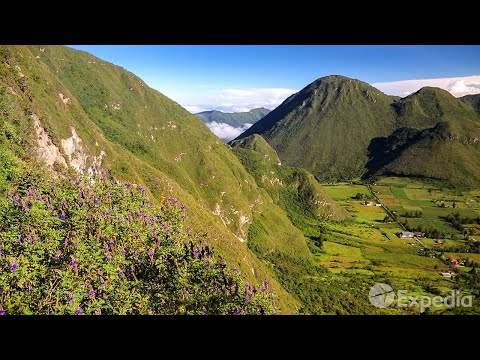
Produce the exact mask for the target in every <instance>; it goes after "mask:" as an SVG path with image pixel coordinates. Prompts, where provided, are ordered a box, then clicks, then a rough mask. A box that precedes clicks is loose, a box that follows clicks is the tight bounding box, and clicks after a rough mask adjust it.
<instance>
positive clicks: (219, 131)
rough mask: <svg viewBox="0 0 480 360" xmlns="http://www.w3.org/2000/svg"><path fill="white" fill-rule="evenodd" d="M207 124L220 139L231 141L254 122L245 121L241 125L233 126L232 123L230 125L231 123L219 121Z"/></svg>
mask: <svg viewBox="0 0 480 360" xmlns="http://www.w3.org/2000/svg"><path fill="white" fill-rule="evenodd" d="M206 125H207V126H208V128H209V129H210V130H211V131H212V132H213V133H214V134H215V135H217V136H218V137H219V138H220V139H222V140H225V141H230V140H233V139H235V138H236V137H237V136H238V135H240V134H241V133H243V132H244V131H245V130H247V129H248V128H249V127H250V126H252V125H253V124H248V123H245V124H243V126H241V127H233V126H232V125H229V124H225V123H217V122H216V121H212V122H209V123H207V124H206Z"/></svg>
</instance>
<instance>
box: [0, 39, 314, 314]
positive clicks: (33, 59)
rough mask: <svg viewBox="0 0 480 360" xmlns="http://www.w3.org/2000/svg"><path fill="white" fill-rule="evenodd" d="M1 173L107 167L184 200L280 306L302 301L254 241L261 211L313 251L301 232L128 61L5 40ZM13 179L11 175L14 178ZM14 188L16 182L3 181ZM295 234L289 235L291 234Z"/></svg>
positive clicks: (278, 231)
mask: <svg viewBox="0 0 480 360" xmlns="http://www.w3.org/2000/svg"><path fill="white" fill-rule="evenodd" d="M0 55H1V59H0V80H1V82H0V83H1V90H0V95H1V98H0V103H1V104H7V105H8V106H5V107H4V108H2V114H3V116H2V120H5V121H3V122H2V124H1V126H2V127H3V128H5V129H6V130H5V133H3V132H2V137H1V146H2V148H1V151H2V165H3V166H2V176H3V178H5V179H10V180H11V181H13V180H15V172H18V169H22V168H26V171H28V168H32V169H35V168H36V167H38V166H39V163H37V162H35V161H33V157H32V155H35V154H36V155H37V157H38V158H39V159H42V160H44V161H47V162H49V163H50V165H51V166H49V168H50V169H51V168H54V169H57V170H59V169H61V168H62V167H65V165H66V164H69V165H71V166H73V167H75V168H76V169H77V170H80V171H81V170H82V168H88V167H89V166H90V165H92V164H97V165H100V166H101V167H102V168H103V169H105V170H106V171H107V173H108V174H109V175H112V176H115V177H116V178H118V179H120V180H122V181H126V182H127V181H129V182H135V183H138V184H140V185H141V186H144V187H146V188H147V192H148V193H149V194H150V195H151V196H152V198H153V201H154V202H160V201H162V199H165V198H167V197H175V198H178V201H179V202H180V203H182V204H185V205H186V209H187V210H186V211H187V214H188V219H189V220H188V226H191V227H192V228H194V229H196V231H197V232H198V233H197V236H198V238H200V239H203V240H205V241H208V244H209V245H210V246H213V247H214V248H215V249H216V250H217V253H218V254H220V255H221V256H223V257H224V258H225V259H226V260H227V261H228V262H229V263H230V264H231V265H232V266H237V267H238V268H239V269H240V271H241V272H242V273H243V274H244V275H245V276H246V279H247V281H250V282H252V283H256V284H260V283H261V281H263V280H267V281H269V282H270V283H271V289H272V291H273V292H275V293H276V294H277V296H278V297H279V308H280V309H279V310H280V312H287V313H292V312H296V309H297V308H298V307H300V302H299V301H298V300H297V299H296V298H295V297H294V296H292V295H291V294H289V293H288V292H286V291H285V290H284V288H283V287H282V286H281V285H280V284H279V283H278V281H277V280H276V276H275V275H273V273H272V271H271V269H269V268H268V267H267V266H266V265H265V263H264V262H263V261H261V260H259V259H258V258H257V256H256V255H255V254H254V253H252V252H251V251H250V250H249V248H248V246H247V237H248V233H249V227H250V224H251V223H252V221H254V218H256V217H263V218H264V219H266V221H265V224H266V225H267V228H266V229H267V230H268V236H269V237H271V238H272V239H276V246H277V247H278V248H280V249H282V248H283V247H285V249H287V248H288V249H289V250H290V249H291V246H293V245H292V244H296V245H295V246H297V249H296V250H297V252H298V253H303V254H304V257H305V258H308V257H309V256H310V253H309V251H308V247H307V245H306V243H305V240H304V238H303V235H302V233H301V232H300V231H299V230H297V229H296V228H295V227H294V226H293V225H292V224H291V222H290V221H289V219H288V217H287V216H286V215H284V213H283V211H282V210H281V209H280V208H279V207H277V206H276V205H275V204H273V201H272V200H271V198H270V197H269V196H268V194H267V193H266V192H265V191H264V190H262V189H260V188H258V186H257V185H256V183H255V180H254V179H253V177H252V176H251V175H250V174H248V172H247V171H246V170H245V169H244V167H243V166H242V165H241V163H240V161H239V160H238V159H237V158H236V156H235V155H234V154H233V153H232V152H231V150H230V149H229V147H228V146H227V145H225V144H223V143H222V142H221V141H220V140H219V139H218V138H217V137H216V136H215V135H213V134H212V133H211V132H210V131H209V130H208V128H207V127H206V126H205V125H204V124H202V123H201V122H200V121H199V120H198V119H197V118H196V117H195V116H194V115H191V114H190V113H188V111H186V110H185V109H183V108H182V107H180V106H179V105H178V104H176V103H175V102H173V101H172V100H170V99H168V98H167V97H165V96H163V95H162V94H160V93H158V92H157V91H155V90H152V89H150V88H149V87H148V86H147V85H146V84H145V83H144V82H143V81H142V80H140V79H139V78H137V77H136V76H135V75H133V74H131V73H129V72H128V71H125V70H124V69H122V68H120V67H117V66H114V65H112V64H109V63H106V62H104V61H102V60H100V59H98V58H96V57H94V56H92V55H89V54H87V53H84V52H80V51H76V50H72V49H69V48H67V47H61V46H40V45H38V46H37V45H36V46H30V47H23V46H19V47H16V46H15V47H13V46H2V47H1V48H0ZM10 180H9V181H10ZM2 187H3V188H2V196H6V192H7V191H8V184H6V185H4V184H2ZM286 234H288V236H287V235H286Z"/></svg>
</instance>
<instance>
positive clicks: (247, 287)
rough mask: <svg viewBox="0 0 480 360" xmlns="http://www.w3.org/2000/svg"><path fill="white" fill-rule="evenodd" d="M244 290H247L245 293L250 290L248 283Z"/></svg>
mask: <svg viewBox="0 0 480 360" xmlns="http://www.w3.org/2000/svg"><path fill="white" fill-rule="evenodd" d="M245 289H247V291H249V290H250V284H249V283H246V284H245Z"/></svg>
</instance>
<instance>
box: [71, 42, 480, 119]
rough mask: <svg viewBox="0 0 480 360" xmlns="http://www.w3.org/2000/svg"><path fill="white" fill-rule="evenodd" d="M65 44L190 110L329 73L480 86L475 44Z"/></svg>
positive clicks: (406, 88)
mask: <svg viewBox="0 0 480 360" xmlns="http://www.w3.org/2000/svg"><path fill="white" fill-rule="evenodd" d="M71 47H73V48H75V49H79V50H84V51H88V52H90V53H92V54H93V55H96V56H98V57H100V58H101V59H103V60H106V61H109V62H112V63H114V64H116V65H120V66H122V67H124V68H126V69H127V70H130V71H132V72H133V73H135V74H136V75H138V76H139V77H141V78H142V79H143V80H144V81H145V82H146V83H147V84H148V85H150V86H151V87H153V88H154V89H157V90H159V91H160V92H162V93H163V94H165V95H166V96H168V97H170V98H171V99H173V100H175V101H177V102H178V103H180V104H181V105H182V106H185V107H186V108H187V109H189V110H190V111H192V112H195V111H200V110H207V109H208V110H209V109H219V110H224V111H241V110H248V109H250V108H253V107H258V106H265V107H269V108H273V107H275V106H277V105H278V104H279V103H281V102H282V101H283V100H284V99H285V98H286V97H287V96H289V95H290V94H292V93H294V92H296V91H298V90H300V89H302V88H303V87H305V86H306V85H307V84H309V83H310V82H312V81H314V80H315V79H317V78H319V77H322V76H326V75H330V74H341V75H345V76H349V77H353V78H357V79H360V80H363V81H366V82H368V83H371V84H373V85H375V86H377V87H378V88H379V89H380V90H382V91H384V92H386V93H390V94H392V95H401V96H403V95H408V94H409V93H411V92H412V91H416V90H418V88H420V87H421V86H425V85H432V84H433V85H432V86H439V87H443V88H445V89H447V90H449V91H450V92H452V94H454V95H455V96H460V95H464V94H467V93H476V92H480V88H479V84H480V46H445V45H442V46H420V45H416V46H361V45H357V46H323V45H322V46H298V45H293V46H278V45H273V46H264V45H255V46H238V45H232V46H223V45H221V46H220V45H216V46H215V45H214V46H200V45H193V46H185V45H178V46H172V45H168V46H167V45H149V46H139V45H122V46H118V45H114V46H113V45H112V46H107V45H95V46H90V45H85V46H71ZM451 78H455V79H451ZM430 79H437V80H435V81H434V82H433V83H432V82H431V80H430ZM438 79H441V80H438ZM405 80H417V81H414V82H408V81H407V82H406V81H405ZM419 80H420V81H419Z"/></svg>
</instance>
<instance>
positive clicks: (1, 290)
mask: <svg viewBox="0 0 480 360" xmlns="http://www.w3.org/2000/svg"><path fill="white" fill-rule="evenodd" d="M2 294H3V287H1V286H0V295H2Z"/></svg>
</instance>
